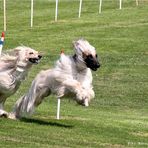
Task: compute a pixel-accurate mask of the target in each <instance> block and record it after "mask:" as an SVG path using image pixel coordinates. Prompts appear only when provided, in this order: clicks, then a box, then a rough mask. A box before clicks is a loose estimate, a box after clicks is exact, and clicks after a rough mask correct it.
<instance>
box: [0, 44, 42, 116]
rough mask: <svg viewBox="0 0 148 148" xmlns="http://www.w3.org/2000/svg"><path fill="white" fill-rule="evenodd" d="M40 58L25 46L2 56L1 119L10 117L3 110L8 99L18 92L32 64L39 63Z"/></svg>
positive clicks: (0, 57) (0, 59) (35, 52)
mask: <svg viewBox="0 0 148 148" xmlns="http://www.w3.org/2000/svg"><path fill="white" fill-rule="evenodd" d="M40 58H41V56H40V55H39V53H38V52H37V51H35V50H34V49H31V48H29V47H25V46H19V47H17V48H15V49H13V51H11V52H8V53H6V54H2V55H1V56H0V117H2V116H5V117H7V116H8V113H7V112H6V111H5V110H4V109H3V108H4V103H5V101H6V99H7V98H8V97H9V96H11V95H13V94H14V93H15V92H16V91H17V89H18V88H19V86H20V84H21V81H22V80H24V79H25V77H26V76H27V73H28V71H29V69H30V68H31V66H32V64H35V63H38V60H39V59H40Z"/></svg>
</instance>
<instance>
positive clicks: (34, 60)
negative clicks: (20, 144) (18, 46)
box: [29, 58, 39, 64]
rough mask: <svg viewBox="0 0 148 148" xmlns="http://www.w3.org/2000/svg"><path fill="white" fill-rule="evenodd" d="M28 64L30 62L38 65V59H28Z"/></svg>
mask: <svg viewBox="0 0 148 148" xmlns="http://www.w3.org/2000/svg"><path fill="white" fill-rule="evenodd" d="M29 62H31V63H33V64H38V63H39V59H38V58H30V59H29Z"/></svg>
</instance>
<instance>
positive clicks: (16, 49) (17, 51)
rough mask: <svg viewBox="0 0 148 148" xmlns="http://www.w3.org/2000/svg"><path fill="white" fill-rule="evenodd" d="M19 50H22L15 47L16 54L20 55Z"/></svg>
mask: <svg viewBox="0 0 148 148" xmlns="http://www.w3.org/2000/svg"><path fill="white" fill-rule="evenodd" d="M19 51H20V49H19V48H15V49H14V54H15V56H18V55H19Z"/></svg>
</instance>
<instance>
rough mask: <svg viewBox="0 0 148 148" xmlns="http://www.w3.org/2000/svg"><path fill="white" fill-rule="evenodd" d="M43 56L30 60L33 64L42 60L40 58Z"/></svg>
mask: <svg viewBox="0 0 148 148" xmlns="http://www.w3.org/2000/svg"><path fill="white" fill-rule="evenodd" d="M41 58H42V56H41V55H39V56H38V57H37V58H29V59H28V60H29V62H31V63H33V64H38V63H39V62H40V59H41Z"/></svg>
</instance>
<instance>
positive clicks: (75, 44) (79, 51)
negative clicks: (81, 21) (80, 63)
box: [73, 41, 83, 55]
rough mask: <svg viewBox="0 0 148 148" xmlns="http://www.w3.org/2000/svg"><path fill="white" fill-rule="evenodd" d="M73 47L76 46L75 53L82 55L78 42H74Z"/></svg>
mask: <svg viewBox="0 0 148 148" xmlns="http://www.w3.org/2000/svg"><path fill="white" fill-rule="evenodd" d="M73 46H74V49H75V52H76V54H78V55H82V52H83V51H82V49H81V48H80V44H79V42H78V41H73Z"/></svg>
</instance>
